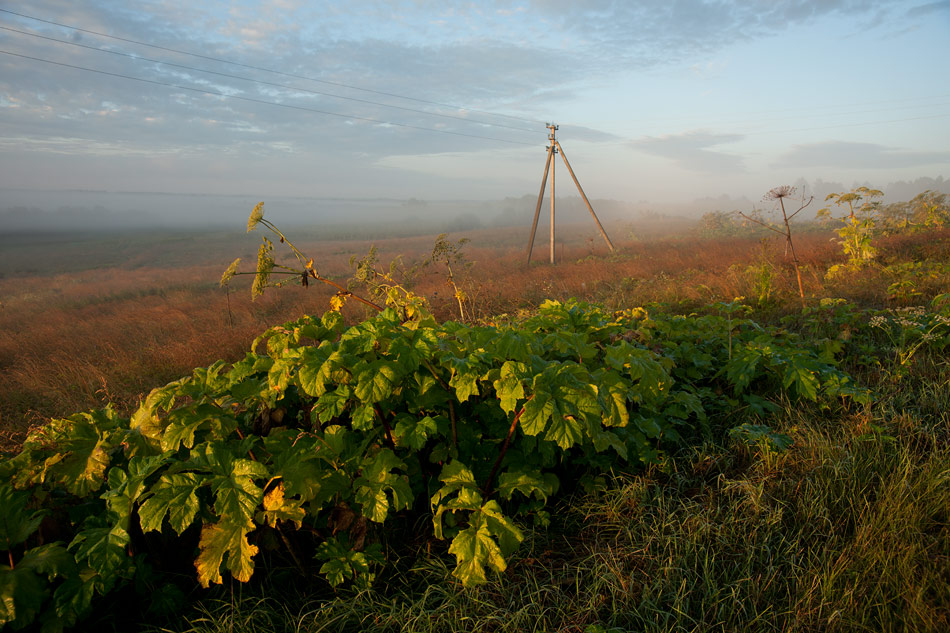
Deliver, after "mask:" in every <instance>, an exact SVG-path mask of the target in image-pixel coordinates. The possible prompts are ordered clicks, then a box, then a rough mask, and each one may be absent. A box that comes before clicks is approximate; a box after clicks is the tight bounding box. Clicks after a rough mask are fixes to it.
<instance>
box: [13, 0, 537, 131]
mask: <svg viewBox="0 0 950 633" xmlns="http://www.w3.org/2000/svg"><path fill="white" fill-rule="evenodd" d="M0 12H2V13H8V14H10V15H15V16H17V17H21V18H26V19H28V20H35V21H37V22H43V23H44V24H50V25H53V26H58V27H60V28H65V29H71V30H74V31H78V32H80V33H88V34H90V35H96V36H99V37H106V38H109V39H113V40H117V41H120V42H127V43H129V44H136V45H139V46H146V47H148V48H154V49H157V50H162V51H166V52H170V53H178V54H179V55H189V56H191V57H197V58H200V59H206V60H209V61H214V62H219V63H222V64H230V65H232V66H239V67H241V68H248V69H250V70H258V71H261V72H266V73H272V74H275V75H281V76H284V77H292V78H294V79H304V80H306V81H313V82H316V83H322V84H326V85H330V86H337V87H340V88H348V89H350V90H359V91H362V92H369V93H373V94H378V95H382V96H387V97H394V98H396V99H405V100H407V101H415V102H417V103H425V104H428V105H435V106H439V107H442V108H451V109H454V110H468V111H469V112H477V113H479V114H487V115H489V116H497V117H504V118H508V119H515V120H519V121H524V122H526V123H540V124H546V123H545V122H544V121H539V120H536V119H528V118H525V117H519V116H514V115H511V114H501V113H498V112H490V111H488V110H479V109H476V108H467V107H464V106H459V105H453V104H449V103H440V102H438V101H430V100H428V99H420V98H418V97H410V96H408V95H401V94H397V93H393V92H385V91H382V90H374V89H372V88H364V87H361V86H354V85H351V84H345V83H342V82H336V81H329V80H326V79H317V78H316V77H308V76H306V75H298V74H295V73H288V72H284V71H281V70H274V69H272V68H265V67H263V66H255V65H253V64H244V63H242V62H236V61H232V60H229V59H224V58H220V57H212V56H210V55H203V54H201V53H193V52H190V51H184V50H181V49H177V48H171V47H168V46H159V45H157V44H149V43H148V42H142V41H140V40H133V39H130V38H125V37H119V36H117V35H110V34H108V33H101V32H99V31H93V30H90V29H84V28H80V27H78V26H72V25H69V24H63V23H61V22H54V21H53V20H45V19H43V18H38V17H35V16H32V15H26V14H25V13H17V12H16V11H10V10H9V9H3V8H0Z"/></svg>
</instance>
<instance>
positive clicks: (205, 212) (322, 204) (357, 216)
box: [0, 176, 950, 236]
mask: <svg viewBox="0 0 950 633" xmlns="http://www.w3.org/2000/svg"><path fill="white" fill-rule="evenodd" d="M779 184H782V183H779ZM790 184H794V185H795V186H796V187H797V189H798V193H799V194H801V193H802V192H805V194H806V195H808V196H814V197H815V201H814V202H813V203H812V206H813V208H815V209H818V208H819V207H820V206H821V203H822V202H823V201H824V199H825V196H826V195H827V194H828V193H835V192H842V191H848V190H849V189H850V188H852V187H855V186H860V185H867V186H870V187H875V188H882V187H881V186H880V185H876V184H874V183H850V184H848V185H845V184H843V183H839V182H825V181H822V180H816V181H814V182H812V183H809V182H807V181H805V180H803V179H799V180H798V181H797V182H795V183H790ZM882 189H883V191H884V193H885V199H884V202H885V203H891V202H898V201H903V200H910V199H911V198H913V197H914V196H916V195H917V194H918V193H921V192H922V191H926V190H928V189H929V190H933V191H941V192H944V193H950V180H946V179H944V178H943V177H942V176H941V177H937V178H929V177H924V178H918V179H916V180H914V181H910V182H906V181H905V182H895V183H889V184H887V185H885V186H884V187H883V188H882ZM561 191H563V190H559V192H558V196H557V201H556V205H555V207H556V213H557V218H558V222H564V223H572V222H578V223H583V222H589V221H590V215H589V213H588V211H587V208H586V206H585V205H584V203H583V201H582V200H581V199H580V198H579V197H578V196H577V195H576V190H574V189H573V188H570V189H568V190H567V192H566V195H562V194H561ZM762 193H765V192H762ZM571 194H573V195H571ZM0 196H2V198H0V232H3V233H13V232H36V231H39V232H70V231H127V230H136V229H165V230H175V229H183V230H193V229H209V228H210V229H226V230H242V229H243V227H244V226H245V222H246V221H247V216H248V215H249V214H250V211H251V209H252V208H253V207H254V205H256V204H257V203H258V202H261V201H263V202H264V203H265V213H266V217H267V218H268V219H270V220H272V221H273V222H275V223H276V224H278V225H279V226H286V227H291V226H306V227H315V228H319V227H328V228H330V227H332V228H334V229H337V230H338V229H340V228H342V227H357V228H360V229H361V230H360V232H361V234H363V235H367V234H370V235H374V236H377V235H378V236H387V235H411V234H418V233H424V232H454V231H466V230H473V229H479V228H491V227H505V226H512V227H515V226H519V227H530V225H531V221H532V217H533V215H534V210H535V206H536V204H537V193H525V194H524V195H522V196H519V197H508V198H504V199H501V200H422V199H417V198H410V199H386V198H375V199H357V198H304V197H271V198H265V199H263V200H261V199H258V198H253V197H250V196H239V195H233V196H225V195H194V194H171V193H169V194H165V193H141V192H109V191H85V190H72V191H50V190H45V191H38V190H29V189H6V190H2V191H0ZM549 204H550V203H549V199H548V198H547V196H546V197H545V199H544V201H543V206H542V216H543V217H542V223H545V222H546V221H547V217H548V213H549V211H548V209H549ZM592 205H593V206H594V210H595V212H596V213H597V215H598V217H599V218H600V219H601V221H603V222H626V221H636V220H637V219H639V218H643V217H645V216H649V217H651V218H653V219H654V220H655V219H657V217H658V216H659V217H663V216H667V217H669V218H671V219H673V218H684V217H685V218H698V217H700V216H701V215H702V214H703V213H708V212H711V211H725V212H728V211H735V210H743V211H747V210H751V209H752V208H754V207H759V208H767V206H766V203H764V202H762V201H761V198H760V197H752V196H731V195H728V194H721V195H719V196H709V197H704V198H698V199H694V200H690V201H684V202H679V203H670V202H667V203H657V202H651V201H647V200H640V201H636V202H630V201H618V200H605V199H598V198H594V199H592ZM806 219H807V217H806Z"/></svg>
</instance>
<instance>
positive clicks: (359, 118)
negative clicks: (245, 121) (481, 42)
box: [0, 50, 536, 147]
mask: <svg viewBox="0 0 950 633" xmlns="http://www.w3.org/2000/svg"><path fill="white" fill-rule="evenodd" d="M0 53H3V54H4V55H12V56H14V57H21V58H23V59H31V60H33V61H38V62H43V63H46V64H53V65H54V66H62V67H64V68H72V69H75V70H84V71H86V72H90V73H97V74H99V75H107V76H110V77H118V78H120V79H129V80H132V81H140V82H142V83H147V84H154V85H156V86H165V87H167V88H176V89H178V90H189V91H191V92H198V93H201V94H206V95H212V96H215V97H224V98H227V99H239V100H241V101H248V102H250V103H260V104H263V105H271V106H278V107H281V108H288V109H291V110H302V111H304V112H315V113H317V114H326V115H328V116H336V117H340V118H343V119H351V120H355V121H367V122H369V123H379V124H381V125H391V126H394V127H403V128H409V129H413V130H423V131H426V132H437V133H439V134H451V135H452V136H464V137H467V138H479V139H484V140H488V141H498V142H499V143H509V144H511V145H529V146H532V147H534V146H535V145H536V143H526V142H524V141H512V140H510V139H503V138H497V137H493V136H481V135H478V134H466V133H464V132H452V131H449V130H439V129H437V128H432V127H424V126H421V125H410V124H408V123H394V122H392V121H384V120H382V119H373V118H370V117H363V116H356V115H352V114H341V113H339V112H331V111H329V110H320V109H317V108H307V107H304V106H298V105H293V104H289V103H278V102H276V101H266V100H264V99H255V98H253V97H242V96H240V95H229V94H226V93H223V92H218V91H216V90H207V89H204V88H195V87H193V86H181V85H178V84H173V83H169V82H165V81H156V80H154V79H143V78H142V77H133V76H132V75H123V74H121V73H113V72H109V71H106V70H98V69H96V68H87V67H85V66H76V65H74V64H66V63H64V62H56V61H53V60H50V59H42V58H40V57H33V56H30V55H22V54H20V53H13V52H11V51H5V50H0Z"/></svg>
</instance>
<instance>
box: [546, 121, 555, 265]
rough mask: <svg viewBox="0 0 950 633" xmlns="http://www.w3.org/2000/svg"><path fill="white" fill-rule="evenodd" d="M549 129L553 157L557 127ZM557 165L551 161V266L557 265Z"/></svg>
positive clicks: (550, 126)
mask: <svg viewBox="0 0 950 633" xmlns="http://www.w3.org/2000/svg"><path fill="white" fill-rule="evenodd" d="M548 129H549V130H551V134H550V136H548V139H549V140H550V141H551V155H552V156H553V155H554V154H556V153H557V141H556V140H555V137H554V132H555V131H556V130H557V126H556V125H554V124H553V123H551V124H550V125H548ZM556 164H557V161H551V265H552V266H553V265H554V263H555V260H556V258H555V254H554V197H555V196H554V191H555V190H554V167H555V165H556Z"/></svg>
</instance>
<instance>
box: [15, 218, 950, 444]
mask: <svg viewBox="0 0 950 633" xmlns="http://www.w3.org/2000/svg"><path fill="white" fill-rule="evenodd" d="M609 228H610V230H611V232H612V233H613V234H614V241H615V244H616V246H617V250H616V251H615V252H614V253H608V252H607V249H606V247H605V245H604V244H603V243H602V242H601V240H600V238H599V236H597V235H596V234H595V233H594V231H593V230H591V229H590V227H586V226H581V227H566V228H560V227H559V230H560V235H559V243H558V258H559V263H558V265H557V266H554V267H552V266H550V265H549V264H547V263H546V260H547V257H548V246H547V244H546V243H543V240H544V239H546V237H547V236H546V235H541V234H540V233H542V231H539V236H538V243H536V245H535V250H534V256H533V262H532V265H531V266H530V267H528V266H525V244H526V239H527V230H524V231H513V230H511V229H495V230H480V231H470V232H467V233H464V234H462V233H460V234H453V235H449V236H448V239H450V240H458V239H461V238H463V237H464V238H467V239H469V240H470V242H469V243H467V244H466V245H465V246H464V248H463V249H462V254H463V255H464V257H465V260H466V262H468V263H469V264H470V265H469V266H467V267H463V268H462V270H461V272H459V271H458V270H456V275H457V277H456V281H457V283H458V284H459V286H460V287H461V289H462V290H463V291H464V292H465V293H466V294H467V296H468V304H467V309H468V312H469V313H470V314H471V315H472V317H473V318H475V319H487V318H490V317H493V316H495V315H498V314H503V313H516V312H517V311H518V310H521V309H525V308H531V307H534V306H537V305H538V304H539V303H540V302H542V301H543V300H545V299H549V298H554V299H557V298H565V297H577V298H579V299H584V300H588V301H595V302H600V303H603V304H605V305H606V306H608V307H629V306H635V305H642V304H646V303H650V302H664V303H673V304H679V305H682V306H683V307H684V308H688V307H690V306H691V305H702V304H708V303H710V302H715V301H722V300H731V299H732V298H734V297H737V296H745V297H748V298H749V299H750V300H758V301H759V303H760V304H766V303H768V304H773V305H775V306H776V307H780V306H782V305H786V306H787V305H794V303H795V302H796V301H797V297H796V292H795V288H796V286H795V281H794V275H793V274H792V271H791V268H790V261H789V259H788V258H787V257H785V254H784V252H783V248H784V244H783V243H782V242H781V241H778V240H775V239H771V238H769V239H763V238H761V237H758V236H749V237H732V238H718V239H702V238H700V237H698V233H697V232H696V230H695V229H694V228H690V227H688V226H684V225H683V224H682V223H679V224H677V225H676V226H672V227H663V226H661V225H648V224H644V225H642V226H637V225H634V226H633V227H632V228H631V227H630V226H626V227H609ZM674 231H675V233H674ZM624 233H626V234H627V235H631V234H633V235H636V236H637V237H638V239H636V240H634V239H630V238H629V237H624ZM292 234H293V235H294V239H295V240H298V241H297V245H298V247H299V248H300V249H301V250H302V251H303V252H304V253H306V254H308V255H309V256H312V257H314V260H315V266H316V268H317V270H319V271H320V273H321V274H323V275H325V276H327V277H330V278H333V279H336V280H338V281H340V282H341V283H345V280H346V279H347V278H348V277H349V276H350V275H351V274H352V272H353V269H352V267H351V266H350V260H351V257H354V256H355V257H357V258H358V257H361V256H363V255H365V254H366V253H367V252H368V250H369V249H370V247H371V246H373V245H375V246H376V248H377V253H378V257H379V261H380V262H381V263H382V264H383V265H388V263H389V262H390V261H391V260H393V259H395V258H401V261H402V263H403V265H404V267H410V266H411V265H413V264H414V263H417V262H419V261H421V260H422V259H424V258H425V257H426V256H427V255H428V254H429V253H430V251H431V249H432V246H433V244H434V241H435V236H434V235H420V236H416V237H402V238H390V239H377V240H368V239H349V240H339V239H333V240H321V239H320V233H319V231H316V230H313V231H310V230H301V231H297V232H292ZM298 235H299V239H298V237H297V236H298ZM832 237H834V236H833V234H831V233H830V232H823V231H813V232H806V233H803V234H802V235H800V236H798V237H797V238H796V239H797V242H798V244H797V246H798V251H799V256H800V258H801V261H802V263H803V265H804V271H805V272H804V275H803V277H804V282H805V287H806V292H807V293H809V294H810V295H812V296H814V297H825V296H840V297H845V298H849V299H852V300H856V301H860V300H861V299H862V297H863V296H869V297H870V296H880V295H881V294H882V293H883V292H884V291H885V289H886V288H887V286H888V285H889V284H890V283H891V282H892V281H893V280H892V279H891V278H890V276H889V275H888V274H887V273H886V271H884V270H883V269H882V268H881V267H877V268H871V269H869V270H868V271H866V272H865V273H864V274H863V275H862V276H861V277H860V278H854V277H851V278H849V279H847V281H846V282H845V281H842V282H839V283H837V284H836V283H831V282H828V281H826V280H825V279H824V278H823V271H825V270H827V268H828V266H829V265H830V264H832V263H834V262H835V261H838V260H840V259H841V257H842V256H841V255H840V252H839V251H840V249H839V247H838V246H837V245H836V244H835V243H834V242H833V241H832V239H831V238H832ZM595 238H596V239H595ZM946 238H947V235H946V232H944V233H927V234H920V235H916V236H913V235H910V236H901V237H894V238H889V239H884V240H882V241H881V242H880V248H881V251H882V255H881V261H886V260H887V258H888V257H893V256H897V255H900V256H901V257H902V258H904V259H916V260H925V261H926V260H927V259H929V258H940V257H942V258H943V260H944V261H945V260H946V258H947V253H946V251H947V248H948V246H947V239H946ZM259 240H260V236H259V235H257V234H250V235H246V234H238V233H194V234H170V233H169V234H147V233H136V234H109V233H106V234H90V235H79V236H76V235H72V236H67V235H4V236H0V243H2V247H3V248H2V249H0V273H2V276H0V373H2V375H3V380H2V381H0V429H2V433H3V437H4V438H5V440H4V441H5V442H6V444H7V446H15V445H16V442H17V440H18V438H20V437H21V436H22V433H23V432H24V431H25V430H26V429H27V428H29V427H30V426H31V425H34V424H39V423H42V422H44V421H47V420H49V419H50V418H53V417H58V416H65V415H68V414H69V413H72V412H75V411H79V410H86V409H90V408H95V407H98V406H102V405H104V404H105V403H107V402H112V403H114V404H116V405H117V406H119V407H120V408H121V409H124V410H125V412H128V410H130V409H132V408H133V407H134V406H135V405H136V404H137V403H138V402H139V400H140V399H141V398H142V397H143V396H144V395H145V394H147V393H148V391H149V390H150V389H152V388H153V387H155V386H159V385H162V384H165V383H166V382H168V381H170V380H173V379H176V378H178V377H180V376H182V375H185V374H187V373H189V372H190V371H191V369H192V368H194V367H198V366H205V365H208V364H210V363H211V362H213V361H215V360H217V359H231V360H233V359H236V358H238V357H240V356H241V355H243V353H244V352H245V351H246V350H247V349H248V346H249V344H250V342H251V341H252V340H253V339H254V337H255V336H257V335H258V334H259V333H260V332H262V331H263V330H264V329H266V328H267V327H269V326H271V325H274V324H277V323H282V322H285V321H288V320H291V319H294V318H297V317H299V316H300V315H301V314H305V313H320V312H323V311H324V310H326V309H327V306H328V302H329V298H330V297H331V296H332V294H333V292H334V291H333V289H332V288H330V287H329V286H325V285H322V284H316V283H315V284H311V286H310V287H309V288H307V289H304V288H301V287H289V286H288V287H284V288H280V289H273V290H269V291H268V292H267V293H266V294H265V296H263V297H260V298H258V299H257V300H256V301H253V302H252V301H251V298H250V293H249V291H248V288H249V287H250V278H248V277H238V278H237V279H235V280H234V281H233V282H232V283H233V285H232V289H231V292H230V296H229V294H228V293H227V292H226V291H225V290H224V289H222V288H221V287H220V286H219V284H218V281H219V279H220V276H221V273H222V271H223V270H224V268H225V267H226V266H227V265H228V263H230V262H231V261H232V260H233V259H234V258H235V257H241V258H242V261H244V262H245V269H247V268H246V267H247V266H250V265H252V263H253V261H254V258H255V252H256V248H257V245H258V244H259ZM276 246H277V250H275V254H277V255H278V261H281V260H280V257H287V259H288V261H289V254H288V253H283V252H281V251H280V250H279V249H280V247H281V245H280V244H277V245H276ZM247 262H251V264H247ZM935 283H939V280H938V281H937V282H935ZM413 289H414V291H415V292H417V293H418V294H421V295H423V296H426V297H428V299H429V301H430V303H431V305H432V308H433V312H434V313H435V314H436V316H438V317H439V318H441V319H452V318H458V316H459V315H458V307H457V304H456V303H455V301H454V298H453V292H452V290H451V288H450V287H448V285H447V283H446V274H445V271H444V269H440V267H439V266H431V267H429V268H427V269H426V271H425V274H423V275H420V276H418V277H417V278H416V279H415V280H414V281H413ZM345 312H346V313H348V316H349V317H350V318H352V319H354V320H355V319H359V318H361V317H363V316H365V312H364V311H363V310H362V308H361V307H360V306H359V304H357V303H356V302H352V303H351V304H350V305H348V306H347V307H346V308H345Z"/></svg>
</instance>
